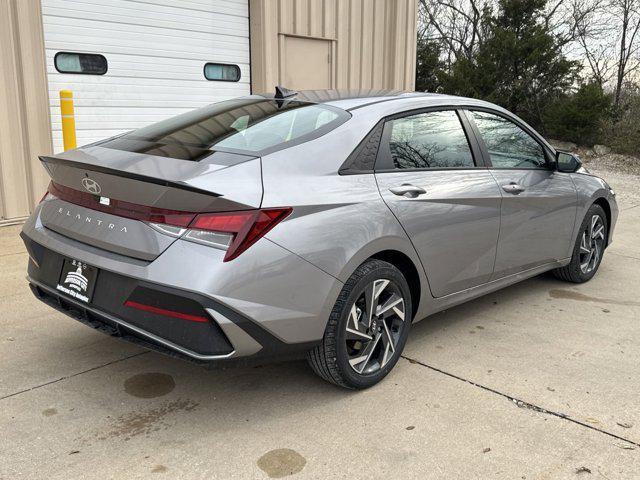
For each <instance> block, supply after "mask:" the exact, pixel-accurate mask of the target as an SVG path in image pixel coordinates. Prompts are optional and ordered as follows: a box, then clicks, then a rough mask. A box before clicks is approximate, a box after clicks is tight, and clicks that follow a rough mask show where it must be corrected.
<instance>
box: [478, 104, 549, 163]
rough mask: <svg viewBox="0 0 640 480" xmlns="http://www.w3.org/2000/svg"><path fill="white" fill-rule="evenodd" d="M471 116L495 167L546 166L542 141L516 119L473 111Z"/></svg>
mask: <svg viewBox="0 0 640 480" xmlns="http://www.w3.org/2000/svg"><path fill="white" fill-rule="evenodd" d="M470 113H471V117H472V118H473V121H474V122H475V124H476V126H477V127H478V130H479V131H480V135H481V136H482V139H483V140H484V143H485V145H486V146H487V150H489V156H490V158H491V164H492V165H493V166H494V167H496V168H546V166H547V158H546V156H545V153H544V149H543V148H542V145H540V144H539V143H538V142H537V141H536V140H534V138H533V137H532V136H531V135H529V134H528V133H527V132H525V131H524V130H523V129H522V128H520V127H519V126H517V125H516V124H515V123H513V122H511V121H510V120H507V119H506V118H504V117H501V116H499V115H493V114H491V113H486V112H478V111H472V112H470Z"/></svg>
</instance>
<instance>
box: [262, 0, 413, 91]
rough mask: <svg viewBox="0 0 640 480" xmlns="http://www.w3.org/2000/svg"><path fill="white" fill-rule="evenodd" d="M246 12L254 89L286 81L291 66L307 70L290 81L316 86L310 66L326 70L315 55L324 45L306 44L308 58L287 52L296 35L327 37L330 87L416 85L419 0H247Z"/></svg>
mask: <svg viewBox="0 0 640 480" xmlns="http://www.w3.org/2000/svg"><path fill="white" fill-rule="evenodd" d="M250 17H251V19H250V28H251V74H252V88H253V91H254V92H256V93H259V92H271V91H272V90H273V88H274V86H275V85H284V86H286V87H289V85H286V83H285V80H287V79H289V80H290V81H291V78H292V77H291V76H290V75H289V74H288V71H290V70H294V71H298V72H301V71H303V72H306V73H307V75H304V76H300V77H296V78H294V79H293V81H294V82H296V81H297V82H298V83H300V84H301V85H292V86H291V87H294V88H316V85H314V83H316V82H317V81H318V80H315V81H312V80H311V79H310V77H313V75H311V74H310V73H309V72H314V70H318V74H319V75H320V76H323V75H324V73H325V72H324V69H323V68H321V67H324V65H320V63H321V62H322V63H323V61H322V59H321V58H320V57H319V56H317V57H313V55H314V53H313V52H314V51H315V50H318V51H320V50H322V48H321V47H320V45H318V48H315V46H313V48H312V46H311V44H309V48H308V51H309V55H310V58H309V59H301V58H300V55H295V56H293V55H292V54H290V53H289V52H290V49H289V48H288V44H287V41H288V40H289V39H294V38H308V39H311V40H318V41H324V42H330V45H331V46H330V47H329V48H328V50H329V55H328V57H329V58H328V59H327V61H328V62H329V64H330V65H329V66H330V69H331V82H330V87H331V88H394V89H403V90H413V88H414V81H415V56H416V26H417V0H250ZM291 43H293V42H291ZM296 48H298V50H299V49H300V48H304V47H303V46H302V45H301V44H300V46H297V47H296ZM287 55H289V57H292V56H293V60H291V58H285V57H286V56H287ZM292 62H294V63H293V64H292ZM307 84H308V86H307Z"/></svg>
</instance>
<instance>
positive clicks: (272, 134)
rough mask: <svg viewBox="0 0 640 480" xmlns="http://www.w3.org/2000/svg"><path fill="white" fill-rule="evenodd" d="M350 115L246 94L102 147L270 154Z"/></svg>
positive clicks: (195, 156)
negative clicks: (243, 96)
mask: <svg viewBox="0 0 640 480" xmlns="http://www.w3.org/2000/svg"><path fill="white" fill-rule="evenodd" d="M349 117H350V115H349V113H347V112H346V111H344V110H342V109H340V108H336V107H332V106H329V105H322V104H314V103H307V102H298V101H293V100H271V99H265V98H262V97H259V98H256V97H246V98H240V99H234V100H227V101H224V102H219V103H214V104H212V105H209V106H207V107H204V108H200V109H198V110H194V111H192V112H188V113H185V114H182V115H179V116H177V117H172V118H169V119H167V120H163V121H161V122H158V123H154V124H153V125H149V126H148V127H144V128H140V129H138V130H134V131H132V132H130V133H127V134H125V135H123V136H121V137H118V138H115V139H113V140H108V141H107V142H105V143H103V144H101V146H103V147H107V148H115V149H117V150H126V151H130V152H137V153H147V154H151V155H159V156H164V157H171V158H179V159H182V160H193V161H198V160H201V159H203V158H204V157H206V156H208V155H210V154H211V152H212V151H223V152H233V153H245V154H249V155H265V154H267V153H270V152H273V151H276V150H280V149H283V148H288V147H290V146H293V145H297V144H299V143H303V142H307V141H309V140H312V139H314V138H317V137H319V136H321V135H324V134H325V133H327V132H329V131H331V130H333V129H334V128H336V127H337V126H338V125H340V124H341V123H343V122H344V121H346V120H347V119H348V118H349Z"/></svg>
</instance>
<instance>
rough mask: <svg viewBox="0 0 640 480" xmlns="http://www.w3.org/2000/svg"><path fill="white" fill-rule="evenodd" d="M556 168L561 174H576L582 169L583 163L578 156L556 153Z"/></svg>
mask: <svg viewBox="0 0 640 480" xmlns="http://www.w3.org/2000/svg"><path fill="white" fill-rule="evenodd" d="M556 166H557V167H556V168H557V169H558V171H559V172H564V173H574V172H577V171H578V169H579V168H580V167H582V161H581V160H580V159H579V158H578V156H577V155H574V154H572V153H568V152H557V153H556Z"/></svg>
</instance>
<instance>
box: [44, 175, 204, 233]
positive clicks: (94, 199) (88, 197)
mask: <svg viewBox="0 0 640 480" xmlns="http://www.w3.org/2000/svg"><path fill="white" fill-rule="evenodd" d="M49 193H50V194H51V195H54V196H56V197H58V198H59V199H60V200H64V201H65V202H69V203H73V204H74V205H80V206H81V207H87V208H90V209H92V210H97V211H99V212H104V213H110V214H112V215H117V216H119V217H125V218H131V219H133V220H141V221H143V222H153V223H164V224H166V225H173V226H174V227H182V228H186V227H187V225H189V224H190V223H191V221H192V220H193V218H194V217H195V216H196V214H195V213H192V212H183V211H180V210H168V209H166V208H157V207H149V206H147V205H138V204H136V203H130V202H124V201H122V200H116V199H113V198H112V199H110V201H109V205H104V204H102V203H100V197H99V196H98V195H92V194H90V193H86V192H81V191H79V190H74V189H73V188H69V187H65V186H64V185H59V184H57V183H54V182H51V183H50V184H49Z"/></svg>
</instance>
